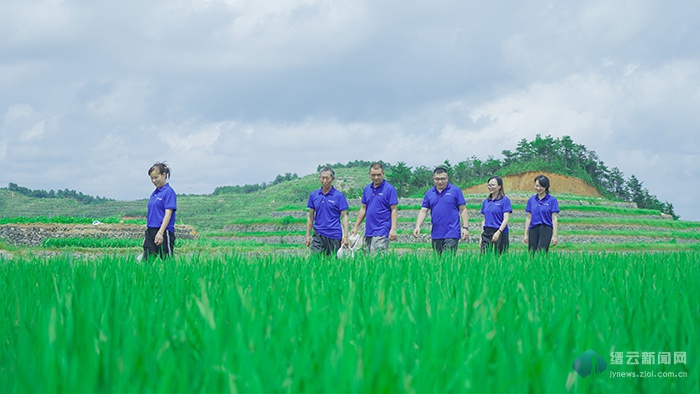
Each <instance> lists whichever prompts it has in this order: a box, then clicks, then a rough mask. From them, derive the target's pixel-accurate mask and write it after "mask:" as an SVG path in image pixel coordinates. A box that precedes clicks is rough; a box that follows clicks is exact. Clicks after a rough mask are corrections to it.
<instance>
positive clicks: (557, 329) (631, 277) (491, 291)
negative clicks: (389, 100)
mask: <svg viewBox="0 0 700 394" xmlns="http://www.w3.org/2000/svg"><path fill="white" fill-rule="evenodd" d="M699 257H700V253H699V252H697V251H696V252H678V253H675V252H667V253H568V254H564V253H561V254H558V253H550V254H549V255H547V256H540V255H538V256H534V257H531V256H530V255H528V254H526V253H510V254H507V255H504V256H502V257H500V258H499V257H496V256H492V255H483V256H482V255H479V254H476V253H465V254H460V255H458V256H456V257H450V256H444V257H442V258H440V257H438V256H434V255H433V254H431V253H411V254H404V255H396V254H388V255H384V256H379V257H375V258H370V257H367V256H364V255H361V254H357V255H356V256H355V258H354V259H349V260H337V259H323V258H316V257H308V256H305V255H280V254H275V253H269V254H252V253H249V254H243V253H237V254H221V255H211V254H209V253H199V254H190V255H187V256H180V257H177V258H175V259H171V260H166V261H159V260H158V261H155V262H149V263H138V262H137V261H135V260H134V259H133V258H128V257H123V256H122V257H119V256H111V257H110V256H105V257H101V258H97V259H86V260H83V259H76V258H72V257H71V255H69V254H66V255H62V256H57V257H52V258H39V257H36V258H22V257H19V258H16V259H14V260H12V261H0V292H1V293H2V294H3V295H4V297H3V299H2V301H0V310H1V311H2V313H0V337H1V338H3V341H2V344H0V346H1V349H2V351H1V352H0V382H3V383H2V386H3V392H8V393H26V392H36V393H48V392H56V393H60V392H66V393H68V392H70V393H94V392H113V393H122V392H129V393H132V392H154V393H155V392H158V393H161V392H162V393H195V392H196V393H201V392H265V393H267V392H341V393H342V392H372V393H374V392H400V393H402V392H406V393H422V392H435V393H445V392H451V393H456V392H476V391H479V392H507V393H519V392H523V393H525V392H527V393H562V392H582V393H583V392H585V393H588V392H615V393H618V394H622V393H638V392H645V393H667V392H698V390H699V389H700V385H699V382H700V377H699V375H698V374H697V372H695V373H692V372H691V371H697V369H698V365H697V355H698V351H699V350H700V349H699V346H698V345H699V338H700V329H699V328H698V327H700V306H699V305H698V303H697V302H695V300H694V298H693V297H694V296H692V294H695V291H696V290H695V289H697V288H698V287H699V286H700V276H699V275H698V272H700V264H699V263H698V262H699V261H700V259H699ZM587 350H593V351H594V352H596V353H597V354H598V355H600V356H601V357H602V359H603V360H604V361H605V363H606V364H607V369H606V370H605V371H604V372H602V373H597V374H591V375H589V376H587V377H586V378H583V377H581V376H579V373H577V372H576V371H574V369H573V366H572V363H573V362H574V360H576V359H577V358H578V357H579V356H580V355H581V354H583V353H584V352H585V351H587ZM635 352H638V353H639V354H641V353H642V352H644V353H649V352H653V353H654V355H655V357H656V358H655V359H654V362H653V363H649V362H647V363H642V362H639V363H638V364H632V363H628V362H627V361H628V360H627V356H629V355H630V354H634V353H635ZM666 352H669V353H670V354H679V355H680V354H684V355H686V357H687V358H686V359H685V361H683V362H682V361H680V360H676V359H672V360H671V363H669V364H665V363H661V362H659V361H658V357H659V356H660V355H661V354H662V353H663V354H665V353H666ZM620 353H621V354H622V355H623V358H622V361H623V363H622V364H613V361H619V360H620V359H619V358H618V357H617V356H614V355H618V354H620ZM640 357H641V356H640ZM638 359H640V358H639V357H638ZM640 360H641V359H640ZM646 360H647V361H649V359H648V358H647V359H646ZM613 372H614V374H613ZM623 372H629V373H637V374H639V376H645V377H643V378H642V377H639V378H621V377H620V374H622V373H623ZM660 374H666V375H670V374H674V375H673V376H665V377H664V378H658V377H657V378H653V377H651V376H652V375H654V376H657V375H660Z"/></svg>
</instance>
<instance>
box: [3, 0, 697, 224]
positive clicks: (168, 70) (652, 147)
mask: <svg viewBox="0 0 700 394" xmlns="http://www.w3.org/2000/svg"><path fill="white" fill-rule="evenodd" d="M699 26H700V3H698V2H697V1H695V0H680V1H674V2H672V3H669V2H667V1H662V0H634V1H631V0H630V1H625V0H623V1H609V0H592V1H571V0H565V1H564V0H562V1H560V0H553V1H532V0H521V1H505V2H487V1H463V0H462V1H458V0H429V1H428V0H425V1H424V0H416V1H411V0H401V1H398V0H352V1H343V0H265V1H260V0H149V1H143V0H138V1H134V0H122V1H88V0H65V1H62V0H45V1H34V0H3V1H2V2H1V3H0V130H1V134H0V186H6V185H7V184H8V183H9V182H14V183H17V184H19V185H22V186H25V187H29V188H31V189H45V190H49V189H65V188H68V189H74V190H77V191H81V192H83V193H87V194H90V195H99V196H104V197H110V198H114V199H119V200H133V199H139V198H146V197H147V196H148V194H149V193H150V192H151V191H152V185H151V184H150V181H149V178H148V176H147V174H146V172H147V169H148V168H149V167H150V165H151V164H153V163H154V162H155V161H161V160H166V161H167V162H168V163H169V164H170V165H171V167H172V172H173V174H172V179H171V184H172V185H173V187H174V188H175V190H176V191H178V192H180V193H188V194H208V193H211V192H212V191H213V190H214V188H215V187H216V186H223V185H236V184H246V183H261V182H265V181H271V180H272V179H274V177H275V176H276V175H277V174H283V173H286V172H292V173H297V174H299V175H306V174H310V173H313V172H314V171H315V170H316V166H317V165H318V164H321V163H326V162H330V163H336V162H343V163H344V162H347V161H351V160H355V159H363V160H377V159H379V160H384V161H386V162H390V163H396V162H398V161H404V162H406V163H407V164H408V165H409V166H413V167H415V166H420V165H427V166H432V165H435V164H438V163H441V162H443V161H444V160H445V159H448V160H450V161H451V162H452V163H457V162H459V161H462V160H465V159H466V158H468V157H470V156H472V155H474V156H476V157H479V158H484V159H485V158H487V157H488V156H489V155H493V156H494V157H497V158H502V156H501V151H502V150H504V149H514V148H515V147H516V144H517V142H518V141H519V140H520V139H522V138H526V139H528V140H531V139H533V138H534V136H535V135H536V134H537V133H540V134H542V135H548V134H549V135H552V136H554V137H560V136H564V135H569V136H571V137H572V138H573V140H574V141H575V142H577V143H580V144H583V145H585V146H586V147H588V148H589V149H591V150H594V151H596V152H597V153H598V155H599V156H600V158H601V159H602V160H603V161H604V162H605V163H606V164H608V165H609V166H610V167H618V168H620V170H622V172H623V173H624V174H625V176H626V177H629V176H631V175H633V174H634V175H636V176H637V177H638V178H639V179H640V180H642V181H643V182H644V186H645V187H646V188H648V189H649V190H650V192H651V193H652V194H654V195H656V196H658V197H659V199H661V200H662V201H669V202H671V203H673V204H674V207H675V210H676V212H677V213H678V214H680V215H681V218H682V219H685V220H696V221H700V208H698V207H697V204H696V202H695V200H696V196H695V194H697V192H698V191H700V187H698V182H699V181H700V153H698V152H700V110H698V109H699V108H700V42H699V38H698V37H700V28H699Z"/></svg>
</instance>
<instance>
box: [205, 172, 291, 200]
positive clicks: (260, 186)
mask: <svg viewBox="0 0 700 394" xmlns="http://www.w3.org/2000/svg"><path fill="white" fill-rule="evenodd" d="M294 179H299V175H297V174H296V173H294V174H291V173H289V172H288V173H286V174H284V175H277V177H276V178H275V179H274V180H273V181H272V182H270V183H266V182H263V183H255V184H250V185H243V186H240V185H236V186H219V187H217V188H216V189H214V192H213V193H212V194H213V195H215V196H217V195H220V194H230V193H239V194H250V193H254V192H257V191H261V190H265V189H267V188H268V187H270V186H273V185H276V184H278V183H282V182H287V181H292V180H294Z"/></svg>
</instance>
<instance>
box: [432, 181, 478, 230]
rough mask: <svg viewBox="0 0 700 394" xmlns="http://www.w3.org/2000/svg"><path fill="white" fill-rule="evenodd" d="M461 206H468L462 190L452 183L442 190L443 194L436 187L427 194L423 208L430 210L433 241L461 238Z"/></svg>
mask: <svg viewBox="0 0 700 394" xmlns="http://www.w3.org/2000/svg"><path fill="white" fill-rule="evenodd" d="M461 205H466V201H465V200H464V195H463V194H462V189H460V188H458V187H457V186H454V185H452V184H450V183H448V184H447V186H445V188H444V189H442V192H438V190H437V187H435V186H433V187H432V188H430V189H429V190H428V191H427V192H425V196H424V197H423V204H422V207H423V208H428V209H430V221H431V222H432V230H431V231H430V236H431V238H432V239H446V238H460V237H461V234H462V232H461V227H460V218H459V207H460V206H461ZM464 225H465V226H466V225H467V224H466V223H465V224H464Z"/></svg>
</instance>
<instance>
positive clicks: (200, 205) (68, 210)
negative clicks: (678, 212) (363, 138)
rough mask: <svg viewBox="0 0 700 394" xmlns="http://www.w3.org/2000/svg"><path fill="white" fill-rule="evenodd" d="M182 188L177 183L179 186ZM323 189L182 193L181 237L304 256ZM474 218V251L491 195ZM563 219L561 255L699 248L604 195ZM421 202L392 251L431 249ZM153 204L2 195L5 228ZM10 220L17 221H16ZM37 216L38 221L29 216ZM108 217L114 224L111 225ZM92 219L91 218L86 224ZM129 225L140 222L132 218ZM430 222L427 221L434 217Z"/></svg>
mask: <svg viewBox="0 0 700 394" xmlns="http://www.w3.org/2000/svg"><path fill="white" fill-rule="evenodd" d="M368 178H369V177H368V175H367V171H366V169H365V168H339V169H337V172H336V181H335V183H334V184H335V186H336V187H337V188H339V189H340V190H342V191H344V192H345V193H346V195H347V197H348V199H350V205H351V206H350V220H351V225H352V223H354V220H355V218H356V214H357V211H358V209H359V201H358V200H359V197H360V194H361V190H362V188H363V187H364V186H365V185H366V184H367V183H368V182H369V179H368ZM173 187H174V188H175V189H176V190H177V184H176V183H173ZM318 187H319V181H318V178H317V175H316V174H310V175H307V176H304V177H302V178H299V179H294V180H291V181H285V182H282V183H279V184H276V185H273V186H269V187H267V188H266V189H264V190H261V191H256V192H253V193H249V194H236V193H233V194H218V195H180V196H178V205H179V207H178V216H177V221H178V224H185V225H190V226H193V227H194V228H196V229H197V231H198V232H199V234H200V235H201V238H200V239H199V240H182V239H181V240H179V241H178V242H179V248H180V250H184V251H187V250H189V251H204V250H209V251H211V250H221V251H223V252H226V251H230V250H231V249H232V248H233V249H239V250H251V251H252V250H256V251H258V250H275V249H285V250H299V251H303V250H305V248H304V247H303V236H304V233H305V222H306V220H305V210H306V209H305V207H306V200H307V198H308V195H309V193H310V192H311V191H312V190H314V189H316V188H318ZM465 197H466V199H467V209H468V210H469V215H470V228H471V236H470V240H469V242H467V243H466V244H464V245H463V246H462V248H463V249H465V250H476V249H477V247H478V245H477V242H478V235H479V233H480V228H479V226H480V223H481V215H480V213H479V209H480V207H481V201H482V200H483V198H484V197H485V193H482V194H476V195H466V196H465ZM509 197H510V198H511V201H512V202H513V209H514V212H513V215H512V219H511V226H510V228H511V237H510V239H511V247H512V248H513V249H514V250H520V249H524V245H523V244H522V243H521V239H522V233H523V231H524V228H523V226H524V222H525V214H524V209H525V202H526V200H527V198H528V197H529V194H526V193H510V194H509ZM557 198H558V199H559V201H560V205H561V208H562V212H561V214H560V246H558V249H559V250H636V249H643V250H650V249H651V250H674V249H698V248H699V247H700V226H699V225H698V223H694V222H685V221H679V220H669V219H668V217H667V216H664V215H662V214H661V213H660V212H659V211H657V210H652V209H638V208H636V206H635V205H634V204H632V203H624V202H617V201H609V200H605V199H603V198H594V197H583V196H576V195H557ZM420 203H421V198H420V197H418V198H409V199H401V202H400V204H399V240H398V242H396V243H394V247H396V248H398V249H401V250H422V249H426V248H429V246H427V245H428V243H429V241H428V237H429V236H428V233H429V225H428V224H426V225H424V226H423V231H424V234H423V236H422V238H421V239H420V240H418V242H417V243H416V240H415V239H414V238H413V237H412V235H411V232H412V229H413V226H414V223H415V218H416V215H417V211H418V210H419V209H420ZM146 207H147V200H146V199H142V200H137V201H108V202H101V203H99V204H87V205H86V204H81V203H79V202H76V201H74V200H70V199H40V198H29V197H25V196H22V195H17V194H15V193H11V192H9V191H7V190H0V224H2V223H8V222H13V220H14V221H17V219H16V218H17V217H24V222H31V221H33V220H36V221H37V222H38V221H42V222H49V223H52V222H55V221H58V220H59V219H58V218H59V217H60V218H61V220H64V219H66V217H74V218H83V222H84V221H85V219H98V220H102V221H105V222H106V221H109V222H118V221H119V220H121V219H122V218H124V217H137V218H138V217H141V219H137V220H136V221H135V223H137V224H138V223H142V224H143V223H145V220H144V219H143V217H144V216H145V214H146V209H147V208H146ZM11 218H12V219H11ZM31 218H34V219H31ZM107 219H109V220H107ZM88 222H90V220H88ZM129 222H132V223H134V221H133V220H129ZM428 222H429V218H428ZM112 244H113V243H110V242H108V241H106V240H102V241H94V242H92V243H90V242H88V243H87V244H86V243H85V242H84V241H80V240H72V241H71V240H61V241H60V242H59V241H56V240H47V242H46V243H45V247H50V248H71V247H72V248H73V249H83V250H91V249H95V248H101V247H102V248H103V247H105V245H112ZM139 246H140V244H139V240H133V242H130V243H129V242H126V243H124V244H123V245H122V246H121V247H117V248H116V249H115V251H119V250H130V249H134V250H138V248H139Z"/></svg>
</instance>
